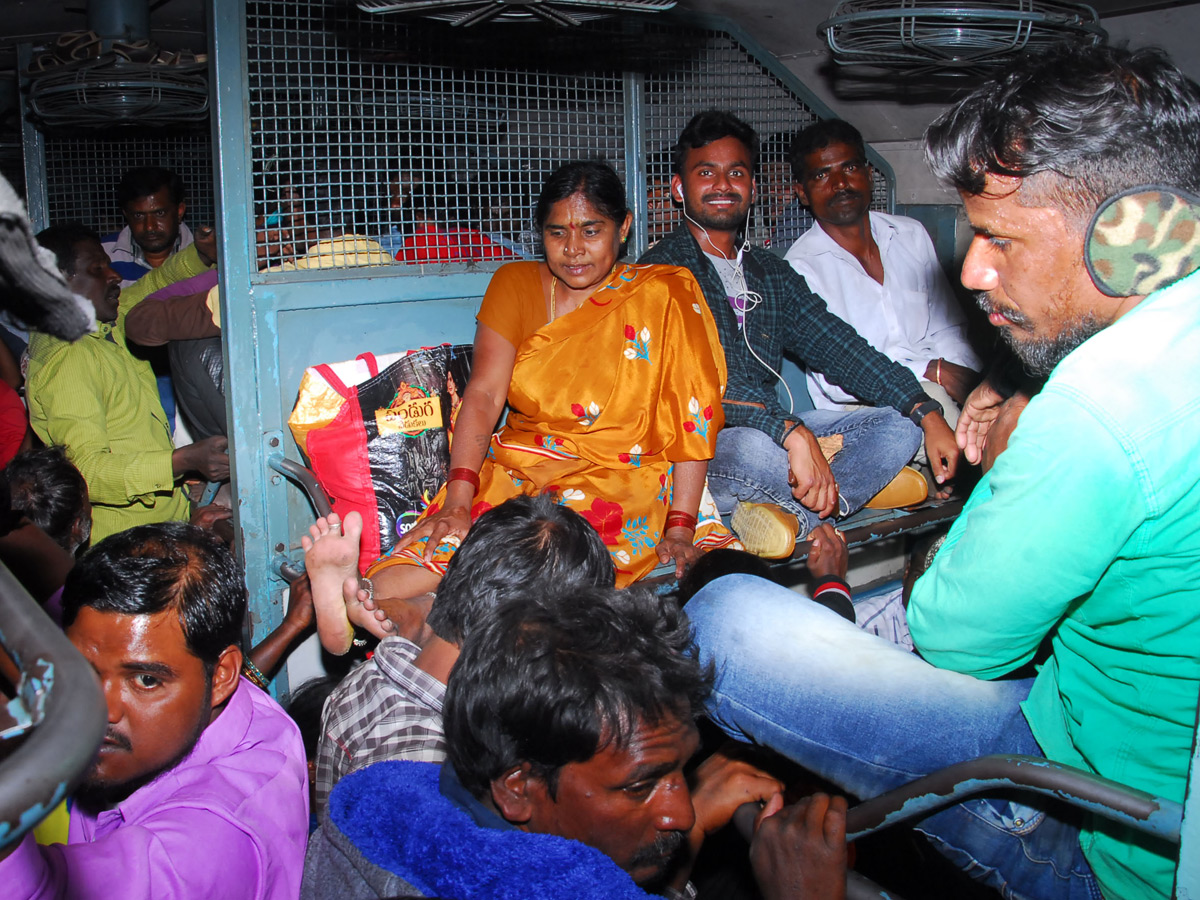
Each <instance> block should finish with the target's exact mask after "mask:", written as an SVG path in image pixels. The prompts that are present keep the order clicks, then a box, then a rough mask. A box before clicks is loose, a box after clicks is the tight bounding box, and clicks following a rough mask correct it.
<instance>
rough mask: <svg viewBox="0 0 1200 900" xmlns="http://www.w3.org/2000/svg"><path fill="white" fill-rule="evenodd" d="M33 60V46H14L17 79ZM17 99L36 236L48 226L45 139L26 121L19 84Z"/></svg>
mask: <svg viewBox="0 0 1200 900" xmlns="http://www.w3.org/2000/svg"><path fill="white" fill-rule="evenodd" d="M32 61H33V47H32V45H30V44H21V45H20V46H19V47H17V78H18V79H20V78H21V73H22V72H25V71H28V69H29V64H30V63H31V62H32ZM18 87H19V90H18V91H17V96H18V98H19V100H20V107H19V108H20V110H21V144H22V147H21V150H22V153H23V155H24V157H25V206H26V207H27V208H28V211H29V221H30V222H31V223H32V224H33V230H34V233H35V234H36V233H37V232H39V231H41V230H42V229H43V228H46V227H47V226H48V225H49V224H50V199H49V195H48V193H47V191H46V139H45V138H43V137H42V133H41V132H40V131H38V130H37V129H36V128H35V127H34V125H33V122H32V121H30V119H29V107H28V105H27V104H26V103H25V89H24V86H23V85H18Z"/></svg>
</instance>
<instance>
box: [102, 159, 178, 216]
mask: <svg viewBox="0 0 1200 900" xmlns="http://www.w3.org/2000/svg"><path fill="white" fill-rule="evenodd" d="M163 188H167V189H168V193H170V195H171V202H172V203H173V204H175V205H176V206H178V205H179V204H180V203H183V202H184V201H185V200H187V191H186V190H185V189H184V186H183V179H182V178H180V177H179V176H178V175H176V174H175V173H174V172H172V171H171V170H170V169H164V168H163V167H162V166H139V167H138V168H136V169H130V170H129V171H128V172H126V173H125V174H124V175H122V176H121V180H120V181H119V182H118V183H117V206H119V207H121V209H124V208H125V204H126V203H130V202H132V201H134V200H138V199H140V198H142V197H149V196H150V195H151V194H157V193H158V192H159V191H161V190H162V189H163Z"/></svg>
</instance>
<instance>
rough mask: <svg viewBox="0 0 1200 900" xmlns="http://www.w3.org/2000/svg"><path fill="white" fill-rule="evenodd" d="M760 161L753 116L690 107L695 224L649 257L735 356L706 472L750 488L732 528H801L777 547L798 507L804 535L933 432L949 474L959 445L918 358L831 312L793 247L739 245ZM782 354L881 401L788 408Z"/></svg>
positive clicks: (735, 495)
mask: <svg viewBox="0 0 1200 900" xmlns="http://www.w3.org/2000/svg"><path fill="white" fill-rule="evenodd" d="M757 161H758V135H757V134H755V132H754V129H752V128H751V127H750V126H749V125H747V124H746V123H745V122H742V121H741V120H740V119H738V118H737V117H736V116H734V115H732V114H730V113H727V112H721V111H717V110H708V111H705V112H702V113H699V114H697V115H696V116H695V117H693V119H692V120H691V121H690V122H689V123H688V125H687V126H686V127H685V128H684V130H683V132H682V134H681V135H680V138H679V142H678V143H677V144H676V147H675V158H674V175H673V176H672V178H671V190H672V197H673V199H674V200H675V201H676V202H679V203H682V204H683V214H684V219H685V221H684V224H682V225H680V226H679V227H678V228H677V229H676V230H675V231H674V232H673V233H672V234H670V235H669V236H668V237H666V238H664V239H663V240H661V241H659V242H658V243H657V244H655V245H654V247H653V248H651V249H650V250H649V251H648V252H647V253H646V254H645V255H644V256H643V257H642V259H641V261H642V262H644V263H663V264H667V265H677V266H684V267H686V268H688V269H690V270H691V272H692V274H693V275H695V276H696V280H697V281H698V282H699V283H700V286H701V288H702V289H703V290H704V296H705V298H706V299H707V301H708V305H709V308H710V309H711V310H712V314H713V316H714V318H715V319H716V321H717V328H718V330H719V331H720V335H721V344H722V346H723V347H724V349H725V360H726V363H727V364H728V368H729V385H728V387H727V388H726V391H725V399H724V408H725V428H724V430H722V432H721V434H720V436H719V437H718V439H717V447H716V456H715V457H714V458H713V461H712V463H711V464H710V465H709V469H708V480H709V485H710V487H711V489H712V492H713V495H714V497H715V498H716V501H717V505H718V507H719V508H720V510H721V512H722V513H729V512H731V511H734V507H735V506H738V504H739V501H745V502H744V503H742V505H741V506H740V507H739V508H738V509H737V510H736V512H735V521H734V527H735V529H738V531H739V535H740V536H741V537H742V539H743V541H744V542H747V549H753V550H755V551H756V552H760V553H762V555H790V553H791V546H790V543H791V539H790V538H789V540H788V541H787V542H786V543H785V545H784V546H780V544H779V539H778V535H777V533H776V534H771V533H770V532H771V531H772V530H775V531H776V532H777V530H778V527H779V525H780V524H783V525H784V526H785V527H789V528H790V529H791V538H794V537H795V534H796V526H795V525H793V524H791V518H790V517H791V516H795V517H796V518H797V519H798V520H799V527H800V529H801V533H802V534H804V535H807V534H808V533H809V532H810V531H812V529H813V528H815V527H816V526H817V525H818V524H819V523H820V521H821V520H822V519H824V518H826V517H828V516H831V515H836V516H845V515H849V514H850V513H852V512H854V511H855V510H857V509H859V508H860V507H862V506H863V505H864V504H866V503H867V501H869V500H870V499H871V498H872V497H873V496H875V495H876V494H877V493H878V492H879V491H880V490H881V489H882V488H883V487H884V486H885V485H887V484H888V483H889V481H891V480H892V478H893V477H894V476H895V475H896V473H897V472H899V471H900V470H901V468H902V467H903V466H904V464H905V463H907V462H908V461H909V460H910V459H911V458H912V456H913V454H914V453H915V452H916V450H917V447H918V446H919V444H920V440H921V437H922V432H923V433H924V440H925V447H926V451H927V453H928V456H929V461H930V465H931V466H932V469H933V473H934V477H935V478H936V479H937V482H938V483H939V484H942V483H944V482H946V481H948V480H949V479H951V478H953V477H954V472H955V469H956V467H957V463H958V453H959V450H958V446H957V444H956V443H955V440H954V432H953V431H951V429H950V427H949V426H948V425H947V424H946V420H945V419H944V418H943V416H942V409H941V406H940V405H939V404H938V403H937V402H936V401H934V400H932V399H930V397H929V396H928V395H927V394H925V393H924V392H923V391H922V390H921V387H920V385H919V384H918V383H917V380H916V378H915V377H914V376H913V374H912V373H911V372H910V371H908V370H907V369H906V368H904V367H903V366H901V365H899V364H898V363H895V362H892V361H891V360H890V359H888V358H887V357H886V356H884V355H883V354H881V353H879V352H878V351H877V350H875V349H874V348H873V347H871V345H870V344H868V343H867V342H866V341H865V340H864V339H863V338H862V337H860V336H859V335H858V334H857V333H856V332H855V331H854V329H853V328H851V327H850V326H849V325H847V324H846V323H845V322H844V321H842V320H841V319H839V318H838V317H837V316H835V315H833V314H832V313H830V312H829V311H828V310H827V309H826V307H825V303H824V301H823V300H822V299H821V298H820V297H818V296H816V295H815V294H814V293H813V292H812V291H810V290H809V288H808V285H807V283H806V282H805V280H804V278H803V277H801V276H800V275H797V274H796V272H795V271H793V270H792V268H791V266H789V265H788V264H787V263H786V262H785V261H784V260H781V259H779V258H777V257H775V256H773V255H772V254H771V253H769V252H767V251H764V250H759V249H755V248H752V247H750V245H749V243H748V242H743V243H742V244H740V245H739V244H738V241H737V238H738V235H739V232H741V231H743V229H744V228H745V225H746V222H747V220H748V217H749V215H750V208H751V206H752V204H753V202H754V192H755V188H754V167H755V165H756V163H757ZM784 353H788V354H790V355H792V356H794V357H797V358H798V361H799V362H801V363H803V364H804V366H806V367H807V368H808V369H809V370H810V371H814V372H819V373H821V374H822V375H824V376H825V377H826V379H828V380H829V381H830V382H832V383H834V384H837V385H839V386H841V387H843V388H845V389H846V390H847V391H849V392H850V393H852V394H854V395H855V396H857V397H861V398H862V399H863V400H864V401H866V402H868V403H870V404H872V406H874V407H876V408H874V409H867V410H855V411H850V412H843V411H837V410H813V409H807V408H806V409H804V410H803V411H797V410H794V409H787V408H784V407H783V406H782V405H781V403H780V402H779V398H778V395H777V393H776V389H777V385H778V383H780V382H782V380H783V379H782V378H781V376H780V375H779V371H780V368H781V366H782V364H783V355H784ZM804 399H805V400H807V398H804ZM807 405H809V404H806V406H807ZM793 406H794V404H793ZM909 420H911V421H909ZM918 426H919V427H918ZM835 435H840V436H841V448H840V450H839V451H838V452H837V453H836V456H834V457H833V459H832V462H827V461H826V457H825V455H823V453H822V450H821V447H820V446H819V445H818V443H817V439H818V438H823V437H830V436H835ZM835 440H836V439H835ZM917 499H918V500H919V499H920V498H917ZM910 502H911V501H910ZM788 514H790V515H788ZM739 517H740V522H739ZM764 531H765V532H767V534H766V535H765V536H763V534H762V533H763V532H764ZM768 545H774V546H775V548H776V550H777V551H778V552H773V551H768V550H766V549H764V548H765V547H766V546H768Z"/></svg>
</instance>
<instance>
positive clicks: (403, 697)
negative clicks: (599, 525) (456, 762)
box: [310, 495, 616, 812]
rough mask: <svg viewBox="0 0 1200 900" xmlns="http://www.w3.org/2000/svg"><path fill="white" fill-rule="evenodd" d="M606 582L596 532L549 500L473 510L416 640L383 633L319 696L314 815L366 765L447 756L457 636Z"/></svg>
mask: <svg viewBox="0 0 1200 900" xmlns="http://www.w3.org/2000/svg"><path fill="white" fill-rule="evenodd" d="M355 552H356V553H357V551H355ZM310 574H311V573H310ZM615 579H616V573H615V571H614V569H613V562H612V556H611V555H610V554H609V552H608V549H607V548H606V547H605V546H604V542H603V541H602V540H601V539H600V535H599V534H598V533H597V531H596V529H594V528H593V527H592V526H591V525H589V524H588V523H587V520H585V519H584V518H583V517H582V516H580V515H579V514H577V513H576V512H574V511H573V510H571V509H570V508H569V507H566V506H561V505H559V504H558V503H556V502H555V501H554V499H553V498H552V497H550V496H547V495H542V496H538V497H515V498H513V499H512V500H509V501H507V502H506V503H502V504H500V505H499V506H497V507H496V508H495V509H491V510H488V511H487V512H485V513H484V514H483V515H481V516H480V517H479V519H478V520H477V521H476V522H475V524H474V526H472V528H471V532H470V534H468V535H467V537H466V539H465V540H464V541H463V543H462V547H460V548H459V551H458V552H457V553H456V554H454V558H453V559H452V560H451V561H450V565H449V567H448V568H447V569H446V577H445V578H443V579H442V583H441V585H439V586H438V592H437V599H436V600H435V601H434V604H433V607H432V608H431V609H430V611H429V619H428V622H427V625H428V629H426V630H427V632H429V633H428V635H427V636H426V637H425V638H424V639H423V641H422V643H421V645H420V646H418V645H417V644H414V643H413V642H412V641H409V640H407V639H405V638H402V637H398V636H393V637H389V638H385V639H384V640H383V641H381V642H380V644H379V646H378V647H376V648H375V654H374V656H372V657H371V658H370V659H369V660H367V661H366V662H365V663H363V664H362V665H360V666H359V667H358V668H356V669H354V670H353V671H352V672H351V673H350V674H349V675H347V676H346V677H345V679H343V680H342V683H341V684H339V685H338V686H337V689H336V690H335V691H334V692H333V694H331V695H330V697H329V699H328V700H327V701H326V702H325V710H324V714H323V715H322V717H321V740H320V743H319V744H318V745H317V773H316V808H317V811H318V812H320V811H321V810H322V809H324V807H325V801H326V800H327V799H328V798H329V792H330V791H331V790H333V786H334V785H335V784H337V782H338V780H339V779H341V778H342V777H343V776H345V775H348V774H349V773H351V772H354V771H357V770H358V769H361V768H364V767H365V766H369V765H370V764H371V763H376V762H380V761H381V760H385V759H411V760H416V761H418V762H441V761H442V760H444V759H445V758H446V741H445V736H444V734H443V732H442V700H443V699H444V698H445V695H446V679H447V678H448V677H449V676H450V670H451V669H452V668H453V667H454V664H455V662H457V661H458V650H459V646H460V645H461V644H462V642H463V639H464V638H465V637H466V636H467V634H469V633H470V632H471V630H472V629H473V628H475V627H477V626H478V625H479V624H481V623H482V622H484V621H486V620H487V619H488V617H490V616H491V615H492V613H493V612H494V611H495V609H496V607H498V606H499V605H500V604H501V603H503V602H505V601H507V600H510V599H513V598H516V597H522V596H538V595H541V594H544V593H548V592H550V591H551V590H554V589H569V588H571V587H573V586H574V587H579V588H581V589H582V588H584V587H596V586H601V587H612V585H613V584H614V583H615Z"/></svg>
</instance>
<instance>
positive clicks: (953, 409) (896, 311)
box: [786, 119, 980, 427]
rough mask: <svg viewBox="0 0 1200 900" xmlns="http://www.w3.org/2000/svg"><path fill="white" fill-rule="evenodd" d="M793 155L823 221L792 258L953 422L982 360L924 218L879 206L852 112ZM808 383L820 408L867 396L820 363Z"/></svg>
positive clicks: (810, 131)
mask: <svg viewBox="0 0 1200 900" xmlns="http://www.w3.org/2000/svg"><path fill="white" fill-rule="evenodd" d="M789 158H790V161H791V165H792V177H793V178H794V179H795V185H794V188H795V191H796V196H797V197H798V198H799V199H800V202H801V203H803V204H804V205H805V206H808V207H809V208H810V209H811V210H812V214H813V217H814V218H815V219H816V220H817V221H816V223H815V224H814V225H813V226H812V228H810V229H809V230H808V231H807V232H806V233H804V234H803V235H801V236H800V239H799V240H797V241H796V243H794V244H793V245H792V247H791V249H790V250H788V252H787V256H786V258H787V260H788V262H789V263H791V265H792V268H793V269H795V270H796V271H797V272H798V273H799V274H801V275H803V276H804V278H805V280H806V281H807V282H808V286H809V288H810V289H811V290H812V291H813V292H815V293H816V294H818V295H820V296H821V297H822V298H824V300H825V302H826V304H827V305H828V307H829V311H830V312H832V313H833V314H834V315H836V316H838V317H839V318H841V319H844V320H845V321H846V322H848V323H849V324H850V325H852V326H854V330H855V331H857V332H858V333H859V334H860V335H862V336H863V337H864V338H865V339H866V340H867V342H868V343H870V344H871V345H872V346H873V347H875V349H876V350H879V351H880V352H881V353H883V354H884V355H885V356H887V357H889V358H890V359H892V360H894V361H895V362H898V363H900V364H901V365H902V366H905V367H906V368H908V369H910V370H911V371H912V373H913V374H914V375H916V376H917V379H918V380H919V381H921V382H922V384H921V387H922V388H923V389H924V390H925V392H926V393H927V394H929V396H931V397H933V398H934V399H936V400H938V401H940V402H941V404H942V406H943V407H944V408H945V410H946V419H947V421H948V422H949V423H950V425H951V427H953V426H954V423H955V421H956V420H957V416H958V407H959V406H960V405H961V404H962V402H963V400H964V399H965V398H966V396H967V394H968V393H969V392H970V391H971V389H972V388H973V387H974V386H975V384H976V383H977V382H978V380H979V375H978V370H979V368H980V362H979V358H978V357H977V356H976V355H975V352H974V350H972V349H971V346H970V344H968V343H967V339H966V326H965V319H964V317H963V313H962V310H961V309H960V308H959V306H958V303H957V302H956V300H955V298H954V295H953V293H952V292H951V290H950V285H949V284H948V283H947V281H946V276H945V275H944V274H943V272H942V268H941V266H940V265H939V263H938V261H937V256H936V254H935V253H934V249H933V242H932V241H931V240H930V239H929V235H928V234H927V233H926V231H925V229H924V227H923V226H922V225H921V223H919V222H917V221H916V220H915V219H909V218H905V217H904V216H892V215H888V214H886V213H880V212H872V211H870V209H869V207H870V205H871V184H872V182H871V167H870V165H869V164H868V163H867V159H866V149H865V147H864V145H863V139H862V135H861V134H859V132H858V129H856V128H855V127H854V126H853V125H851V124H849V123H848V122H843V121H841V120H840V119H827V120H824V121H820V122H817V123H815V124H813V125H810V126H809V127H808V128H805V129H804V130H803V131H801V132H800V133H799V134H798V135H797V136H796V139H795V140H794V141H793V142H792V147H791V151H790V153H789ZM808 388H809V393H810V394H811V395H812V401H813V405H814V406H815V407H816V408H817V409H851V408H853V407H854V406H859V405H862V401H861V400H860V399H859V398H857V397H855V396H854V395H853V394H849V393H847V392H846V391H844V390H843V389H842V388H840V387H838V386H837V385H835V384H831V383H830V382H828V381H826V380H825V378H824V377H823V376H821V375H820V374H818V373H816V372H810V373H809V374H808ZM950 401H952V402H950Z"/></svg>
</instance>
